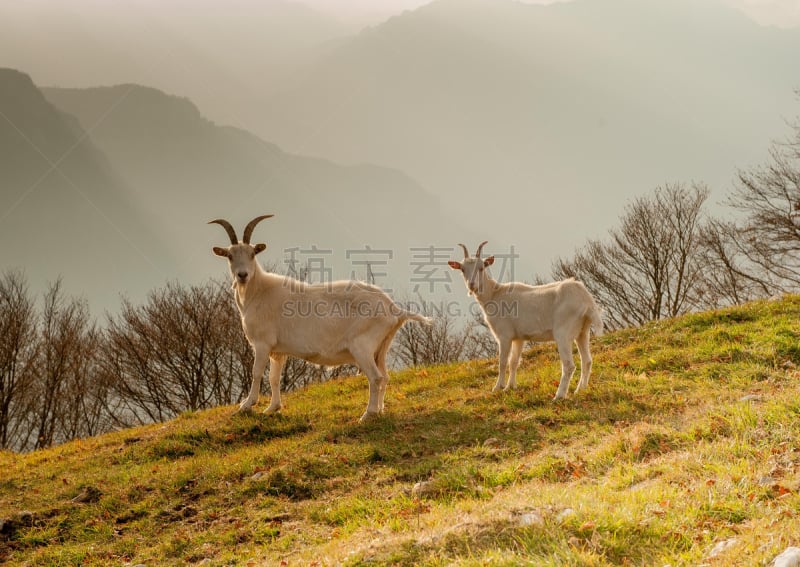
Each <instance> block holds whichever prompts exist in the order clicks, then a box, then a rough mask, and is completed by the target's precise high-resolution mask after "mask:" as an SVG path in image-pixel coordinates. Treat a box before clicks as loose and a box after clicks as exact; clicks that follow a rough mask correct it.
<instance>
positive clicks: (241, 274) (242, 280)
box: [236, 272, 248, 284]
mask: <svg viewBox="0 0 800 567" xmlns="http://www.w3.org/2000/svg"><path fill="white" fill-rule="evenodd" d="M247 276H248V274H247V272H239V273H238V274H236V279H237V280H238V282H239V283H242V284H243V283H247Z"/></svg>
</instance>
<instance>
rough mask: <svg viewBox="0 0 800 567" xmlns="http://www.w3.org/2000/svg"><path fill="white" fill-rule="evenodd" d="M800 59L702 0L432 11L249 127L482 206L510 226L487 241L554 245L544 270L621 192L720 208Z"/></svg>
mask: <svg viewBox="0 0 800 567" xmlns="http://www.w3.org/2000/svg"><path fill="white" fill-rule="evenodd" d="M798 50H800V32H798V31H797V30H776V29H771V28H763V27H761V26H758V25H757V24H755V23H753V22H751V21H750V20H748V19H746V18H745V17H744V16H743V15H741V14H740V13H738V12H736V11H735V10H733V9H730V8H728V7H725V6H723V5H718V4H713V3H699V2H676V3H673V2H664V1H662V0H658V1H657V0H653V1H647V2H632V1H630V0H606V1H603V2H596V1H595V2H591V1H588V0H579V1H576V2H569V3H558V4H552V5H548V6H534V5H527V4H523V3H519V2H512V1H503V0H499V1H488V0H465V1H453V0H437V1H435V2H432V3H431V4H428V5H426V6H424V7H422V8H419V9H417V10H415V11H413V12H406V13H404V14H403V15H400V16H396V17H394V18H391V19H390V20H388V21H387V22H386V23H384V24H382V25H380V26H375V27H372V28H369V29H367V30H365V31H363V32H362V33H361V34H359V35H358V36H357V37H355V38H353V39H352V40H351V41H350V42H349V43H347V44H346V45H342V46H340V47H339V48H338V49H336V50H334V51H333V52H331V53H329V54H327V56H326V57H324V58H322V59H320V60H319V61H318V63H317V66H316V67H315V68H313V69H312V70H309V71H308V72H307V73H306V79H305V80H304V81H302V82H299V83H296V84H294V85H287V89H286V91H285V92H284V93H283V94H281V95H276V96H275V97H274V98H273V99H271V100H270V103H269V104H267V105H265V106H264V113H265V117H264V120H263V122H262V123H261V124H260V125H259V126H255V127H254V128H255V129H256V131H266V130H268V131H269V132H270V134H271V136H270V138H271V139H272V140H274V141H275V142H276V143H278V144H280V145H281V146H282V147H285V148H287V149H289V150H291V151H297V152H301V153H306V154H312V155H325V156H328V157H331V158H332V159H335V160H337V161H343V162H348V161H351V160H355V159H366V160H368V161H371V162H374V163H379V164H382V165H390V166H395V167H398V168H400V169H402V170H403V171H407V172H408V173H409V174H410V175H412V176H414V177H415V178H416V179H419V180H420V182H421V183H423V184H424V185H425V186H426V187H429V188H430V189H431V190H433V191H436V192H438V193H440V194H441V195H442V196H443V198H445V199H450V198H454V199H456V201H455V202H456V205H455V206H456V211H457V212H458V214H461V215H468V214H469V209H470V206H471V204H472V203H474V202H475V201H480V202H482V203H484V207H483V211H484V212H485V214H486V216H487V217H488V218H494V219H498V218H503V219H505V222H503V223H502V227H498V226H497V225H498V223H497V222H496V221H493V222H491V223H489V224H490V230H491V229H492V228H494V229H495V231H494V232H495V235H496V236H495V238H497V237H499V238H501V239H503V240H504V241H508V242H510V241H514V242H516V243H517V244H520V245H523V244H527V245H528V246H531V245H532V244H531V243H534V242H540V241H543V240H546V241H549V242H552V243H553V244H554V245H553V246H551V247H549V248H548V249H546V250H542V249H541V248H540V253H541V254H542V256H541V257H540V258H538V259H537V262H538V263H539V267H540V270H541V268H542V267H543V268H544V270H541V271H545V270H546V269H547V266H548V264H549V259H551V258H552V257H553V256H554V255H556V254H565V253H569V252H570V251H571V249H572V248H573V247H574V246H575V245H579V244H580V243H582V241H583V240H584V238H585V236H586V235H587V234H597V233H599V232H601V231H602V230H603V229H604V228H605V227H608V226H610V225H611V223H612V222H613V219H615V218H616V216H617V215H618V214H619V211H620V210H621V208H622V207H623V206H624V204H625V202H626V201H627V199H629V198H631V197H632V196H635V195H639V194H642V193H645V192H647V191H650V190H651V189H653V188H654V187H655V186H657V185H659V184H663V183H665V182H669V181H686V180H692V179H694V180H703V181H706V182H708V183H709V184H711V186H712V188H713V189H714V190H715V191H716V192H717V194H719V195H721V194H722V193H723V192H724V191H726V190H727V188H728V184H729V183H730V181H731V180H732V178H733V176H734V175H735V172H736V168H737V167H747V166H749V165H751V164H753V163H757V162H759V161H760V160H761V159H763V157H764V156H765V154H766V148H767V146H768V144H769V142H770V140H771V139H773V138H775V137H778V136H781V135H782V134H783V132H784V124H783V118H784V117H785V116H786V115H791V114H794V113H796V110H795V109H796V98H795V95H794V92H793V90H794V89H795V88H796V87H797V86H800V74H798V72H797V70H796V69H797V67H796V65H795V64H794V62H793V57H794V54H796V53H797V52H798ZM421 132H424V135H420V133H421ZM488 195H491V198H490V199H487V197H488ZM543 202H544V203H547V204H548V206H547V207H542V206H541V205H542V203H543ZM508 203H513V204H514V206H513V207H509V206H508ZM554 210H557V211H569V214H570V217H571V219H572V222H570V223H568V224H567V223H563V222H561V220H559V219H557V215H555V214H553V212H552V211H554ZM574 225H577V226H580V227H581V230H580V231H577V232H576V231H574V230H573V229H572V228H571V227H572V226H574ZM542 264H543V266H542Z"/></svg>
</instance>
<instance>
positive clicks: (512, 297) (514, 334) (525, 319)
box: [448, 242, 603, 399]
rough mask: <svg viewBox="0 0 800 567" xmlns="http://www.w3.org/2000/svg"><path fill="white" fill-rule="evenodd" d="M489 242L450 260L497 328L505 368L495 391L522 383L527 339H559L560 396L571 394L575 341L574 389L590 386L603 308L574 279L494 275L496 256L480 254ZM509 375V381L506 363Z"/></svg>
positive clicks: (493, 326) (558, 393)
mask: <svg viewBox="0 0 800 567" xmlns="http://www.w3.org/2000/svg"><path fill="white" fill-rule="evenodd" d="M485 244H486V242H483V243H481V245H480V246H478V250H477V252H475V257H474V258H470V256H469V251H468V250H467V247H466V246H464V245H463V244H459V246H461V247H462V248H463V249H464V260H463V261H462V262H456V261H450V262H448V264H449V265H450V267H451V268H453V269H454V270H461V274H462V275H463V276H464V282H465V283H466V285H467V290H468V291H469V294H470V295H474V296H475V299H476V300H477V301H478V304H479V305H480V306H481V309H482V310H483V314H484V317H485V319H486V323H487V324H488V325H489V328H490V329H491V330H492V333H493V334H494V337H495V339H497V345H498V347H499V350H500V354H499V359H500V372H499V376H498V377H497V383H496V384H495V385H494V389H493V391H495V392H496V391H498V390H502V389H513V388H516V386H517V367H518V366H519V359H520V356H521V355H522V347H523V345H524V344H525V341H555V342H556V344H557V345H558V354H559V356H560V358H561V382H560V383H559V385H558V391H557V392H556V395H555V399H559V398H563V397H565V396H566V395H567V390H568V389H569V382H570V380H571V379H572V375H573V373H574V372H575V362H574V360H573V357H572V343H573V341H574V342H576V343H577V344H578V352H579V353H580V356H581V379H580V382H578V386H577V387H576V388H575V392H576V393H577V392H578V391H580V390H582V389H583V388H586V387H588V386H589V374H590V373H591V371H592V355H591V353H590V352H589V335H590V331H592V330H594V332H595V334H600V333H602V331H603V320H602V318H601V314H600V310H599V309H598V307H597V305H596V304H595V302H594V299H593V298H592V296H591V295H590V294H589V292H588V291H587V290H586V287H584V285H583V284H582V283H581V282H579V281H576V280H574V279H572V278H570V279H567V280H563V281H560V282H554V283H551V284H547V285H537V286H533V285H528V284H524V283H517V282H513V283H505V284H501V283H498V282H497V281H495V280H493V279H492V277H491V276H490V275H489V272H488V270H487V269H486V268H488V267H489V266H491V265H492V264H493V263H494V256H490V257H488V258H486V259H482V258H481V250H483V246H484V245H485ZM507 367H510V376H509V380H508V384H507V385H506V368H507Z"/></svg>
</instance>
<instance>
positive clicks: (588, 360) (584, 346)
mask: <svg viewBox="0 0 800 567" xmlns="http://www.w3.org/2000/svg"><path fill="white" fill-rule="evenodd" d="M589 335H590V333H589V326H588V325H587V326H586V327H585V328H584V329H583V330H582V331H581V334H580V335H578V338H577V339H575V342H576V343H578V352H579V353H580V355H581V380H580V382H578V386H577V387H576V388H575V393H576V394H577V393H578V392H580V391H581V390H585V389H586V388H588V387H589V374H591V373H592V353H591V352H589Z"/></svg>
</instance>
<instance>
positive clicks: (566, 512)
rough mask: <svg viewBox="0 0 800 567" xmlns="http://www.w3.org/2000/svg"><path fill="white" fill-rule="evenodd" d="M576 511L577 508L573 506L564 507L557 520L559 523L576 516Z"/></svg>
mask: <svg viewBox="0 0 800 567" xmlns="http://www.w3.org/2000/svg"><path fill="white" fill-rule="evenodd" d="M576 513H577V512H575V510H573V509H572V508H564V509H563V510H561V511H560V512H559V513H558V515H557V516H556V522H558V523H559V524H562V523H564V522H565V521H566V520H568V519H569V518H571V517H572V516H574V515H575V514H576Z"/></svg>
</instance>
